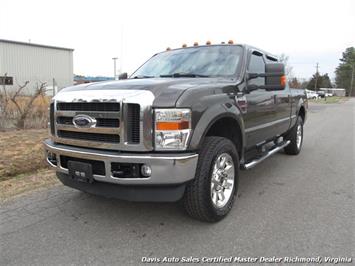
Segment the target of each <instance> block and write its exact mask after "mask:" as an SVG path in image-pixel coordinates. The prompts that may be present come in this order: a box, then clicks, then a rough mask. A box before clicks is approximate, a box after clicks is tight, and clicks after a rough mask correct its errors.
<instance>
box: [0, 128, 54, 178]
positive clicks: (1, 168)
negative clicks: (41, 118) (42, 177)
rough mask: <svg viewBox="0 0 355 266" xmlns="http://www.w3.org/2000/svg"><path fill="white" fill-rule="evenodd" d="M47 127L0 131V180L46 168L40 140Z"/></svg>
mask: <svg viewBox="0 0 355 266" xmlns="http://www.w3.org/2000/svg"><path fill="white" fill-rule="evenodd" d="M47 137H48V129H28V130H12V131H6V132H0V151H1V153H0V181H4V180H8V179H11V178H12V177H14V176H16V175H20V174H25V173H26V174H27V173H31V172H32V173H33V172H35V171H38V170H39V169H44V168H47V166H46V164H45V162H44V151H43V148H42V141H43V140H44V139H45V138H47Z"/></svg>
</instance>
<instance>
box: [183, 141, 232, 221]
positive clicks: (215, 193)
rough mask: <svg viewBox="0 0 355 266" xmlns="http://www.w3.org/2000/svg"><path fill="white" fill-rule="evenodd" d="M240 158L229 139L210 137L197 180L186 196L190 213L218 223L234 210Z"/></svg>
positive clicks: (198, 166)
mask: <svg viewBox="0 0 355 266" xmlns="http://www.w3.org/2000/svg"><path fill="white" fill-rule="evenodd" d="M238 177H239V158H238V152H237V150H236V148H235V146H234V144H233V143H232V142H231V141H230V140H229V139H226V138H222V137H207V138H206V139H205V141H204V143H203V145H202V149H201V151H200V153H199V161H198V165H197V169H196V175H195V178H194V180H192V181H191V183H189V184H188V186H187V188H186V191H185V195H184V199H183V202H184V207H185V209H186V211H187V213H188V214H189V215H190V216H192V217H194V218H196V219H199V220H202V221H207V222H216V221H219V220H221V219H222V218H224V217H225V216H226V215H227V214H228V213H229V211H230V210H231V208H232V206H233V203H234V201H235V196H236V194H237V190H238V180H239V179H238Z"/></svg>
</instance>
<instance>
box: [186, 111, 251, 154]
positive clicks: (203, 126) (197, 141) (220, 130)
mask: <svg viewBox="0 0 355 266" xmlns="http://www.w3.org/2000/svg"><path fill="white" fill-rule="evenodd" d="M207 136H219V137H225V138H228V139H230V140H231V141H232V142H233V143H234V144H235V146H236V148H237V150H238V155H239V159H240V160H241V161H242V159H243V156H244V152H243V151H244V146H245V143H244V142H245V137H244V122H243V119H242V117H241V113H240V110H239V109H238V108H237V107H236V106H233V107H230V108H228V109H227V110H226V107H225V106H219V107H215V108H210V110H207V111H206V112H205V113H204V114H203V115H202V117H201V119H200V120H199V122H198V124H197V126H196V128H195V130H194V133H193V136H192V139H191V142H190V146H191V148H194V149H197V150H199V149H200V148H201V145H202V143H203V141H204V139H205V137H207Z"/></svg>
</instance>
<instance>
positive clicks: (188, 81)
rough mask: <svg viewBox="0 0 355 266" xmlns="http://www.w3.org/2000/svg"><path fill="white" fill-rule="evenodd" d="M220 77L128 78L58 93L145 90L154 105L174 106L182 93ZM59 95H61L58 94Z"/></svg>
mask: <svg viewBox="0 0 355 266" xmlns="http://www.w3.org/2000/svg"><path fill="white" fill-rule="evenodd" d="M218 80H220V78H149V79H127V80H118V81H108V82H97V83H90V84H81V85H76V86H71V87H67V88H65V89H63V90H61V91H60V92H59V93H58V94H65V93H66V92H74V91H76V92H77V91H82V93H83V94H85V92H86V91H87V92H88V93H90V91H92V90H95V91H100V90H106V91H107V90H125V91H127V90H134V91H137V90H143V91H144V90H145V91H150V92H152V93H153V95H154V97H155V99H154V102H153V106H158V107H173V106H175V104H176V101H177V100H178V99H179V97H180V96H181V94H182V93H183V92H184V91H185V90H187V89H189V88H192V87H196V86H201V85H206V84H211V83H215V82H217V81H218ZM58 96H59V95H58Z"/></svg>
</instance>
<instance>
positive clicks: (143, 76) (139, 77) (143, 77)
mask: <svg viewBox="0 0 355 266" xmlns="http://www.w3.org/2000/svg"><path fill="white" fill-rule="evenodd" d="M150 78H155V77H154V76H145V75H138V76H134V77H133V78H132V79H150Z"/></svg>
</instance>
